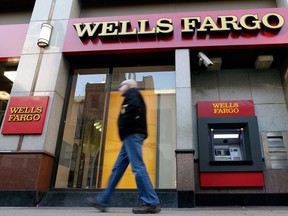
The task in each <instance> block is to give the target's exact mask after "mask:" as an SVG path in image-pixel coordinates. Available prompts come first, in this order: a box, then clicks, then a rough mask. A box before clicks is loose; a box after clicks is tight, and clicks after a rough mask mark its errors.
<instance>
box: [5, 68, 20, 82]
mask: <svg viewBox="0 0 288 216" xmlns="http://www.w3.org/2000/svg"><path fill="white" fill-rule="evenodd" d="M16 74H17V71H4V76H5V77H7V78H8V79H9V80H11V81H12V82H14V81H15V78H16Z"/></svg>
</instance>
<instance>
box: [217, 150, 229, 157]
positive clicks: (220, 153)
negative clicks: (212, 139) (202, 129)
mask: <svg viewBox="0 0 288 216" xmlns="http://www.w3.org/2000/svg"><path fill="white" fill-rule="evenodd" d="M215 156H230V151H229V149H215Z"/></svg>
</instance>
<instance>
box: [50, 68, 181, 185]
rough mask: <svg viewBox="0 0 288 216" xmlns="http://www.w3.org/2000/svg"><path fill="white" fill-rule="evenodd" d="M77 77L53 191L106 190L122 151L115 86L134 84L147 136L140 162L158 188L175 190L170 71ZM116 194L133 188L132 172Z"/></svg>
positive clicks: (125, 70) (94, 73)
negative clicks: (144, 114) (142, 102)
mask: <svg viewBox="0 0 288 216" xmlns="http://www.w3.org/2000/svg"><path fill="white" fill-rule="evenodd" d="M110 72H111V71H110ZM110 72H109V70H108V69H95V70H77V71H75V75H74V79H73V84H72V90H71V94H70V100H69V105H68V111H67V117H66V121H65V129H64V135H63V141H62V146H61V155H60V159H59V165H58V172H57V177H56V184H55V187H56V188H83V189H88V188H104V187H106V184H107V181H108V178H109V176H110V174H111V171H112V168H113V165H114V162H115V160H116V157H117V156H118V153H119V150H120V147H121V145H122V143H121V140H120V139H119V136H118V129H117V119H118V114H119V111H120V106H121V103H122V100H123V98H122V97H121V96H120V94H119V93H118V87H119V84H120V83H121V82H122V81H123V80H125V79H129V78H134V79H135V80H136V81H137V83H138V86H139V90H140V91H141V93H142V95H143V97H144V100H145V103H146V106H147V122H148V133H149V136H148V138H147V139H146V140H145V142H144V144H143V158H144V160H145V164H146V166H147V170H148V172H149V176H150V178H151V180H152V182H153V184H154V186H155V187H156V188H175V187H176V185H175V184H176V162H175V155H174V152H175V146H176V128H175V124H173V122H175V117H176V115H175V113H176V111H175V110H176V109H175V71H174V67H137V68H131V67H130V68H113V73H112V75H107V74H109V73H110ZM117 188H136V184H135V180H134V175H133V173H132V171H131V168H128V170H127V171H126V172H125V174H124V176H123V178H122V180H121V182H120V183H119V185H118V186H117Z"/></svg>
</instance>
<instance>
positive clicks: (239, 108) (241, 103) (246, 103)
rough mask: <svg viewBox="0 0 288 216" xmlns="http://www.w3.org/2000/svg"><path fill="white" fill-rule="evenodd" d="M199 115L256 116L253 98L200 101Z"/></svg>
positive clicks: (198, 104) (198, 103) (198, 105)
mask: <svg viewBox="0 0 288 216" xmlns="http://www.w3.org/2000/svg"><path fill="white" fill-rule="evenodd" d="M197 112H198V117H227V116H255V110H254V103H253V101H252V100H232V101H198V102H197Z"/></svg>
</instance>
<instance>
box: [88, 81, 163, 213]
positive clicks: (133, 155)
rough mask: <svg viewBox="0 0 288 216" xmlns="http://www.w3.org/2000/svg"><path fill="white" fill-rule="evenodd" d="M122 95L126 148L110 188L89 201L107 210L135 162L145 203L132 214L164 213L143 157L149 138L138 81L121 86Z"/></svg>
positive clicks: (121, 131)
mask: <svg viewBox="0 0 288 216" xmlns="http://www.w3.org/2000/svg"><path fill="white" fill-rule="evenodd" d="M119 92H120V94H121V96H123V97H124V100H123V103H122V107H121V110H120V114H119V117H118V132H119V136H120V139H121V141H122V142H123V143H122V147H121V150H120V152H119V155H118V158H117V160H116V162H115V164H114V167H113V170H112V174H111V176H110V178H109V182H108V186H107V188H106V189H104V190H103V191H102V192H101V193H100V194H98V196H96V197H89V198H87V201H88V203H89V204H90V205H91V206H93V207H95V208H97V209H99V210H100V211H106V207H107V205H108V204H109V201H110V198H111V196H112V193H113V191H114V189H115V188H116V186H117V184H118V182H119V181H120V179H121V178H122V176H123V174H124V172H125V170H126V169H127V167H128V165H129V163H131V166H132V171H133V173H134V176H135V179H136V185H137V190H138V193H139V198H140V201H141V202H142V203H141V205H140V206H139V207H135V208H133V209H132V212H133V213H134V214H147V213H158V212H160V211H161V207H160V201H159V198H158V196H157V194H156V192H155V190H154V188H153V185H152V183H151V180H150V178H149V175H148V172H147V169H146V166H145V164H144V162H143V156H142V144H143V142H144V140H145V139H146V138H147V135H148V133H147V122H146V106H145V102H144V100H143V97H142V95H141V93H140V92H139V91H138V89H137V82H136V81H135V80H133V79H129V80H125V81H123V82H122V83H121V84H120V87H119Z"/></svg>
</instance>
